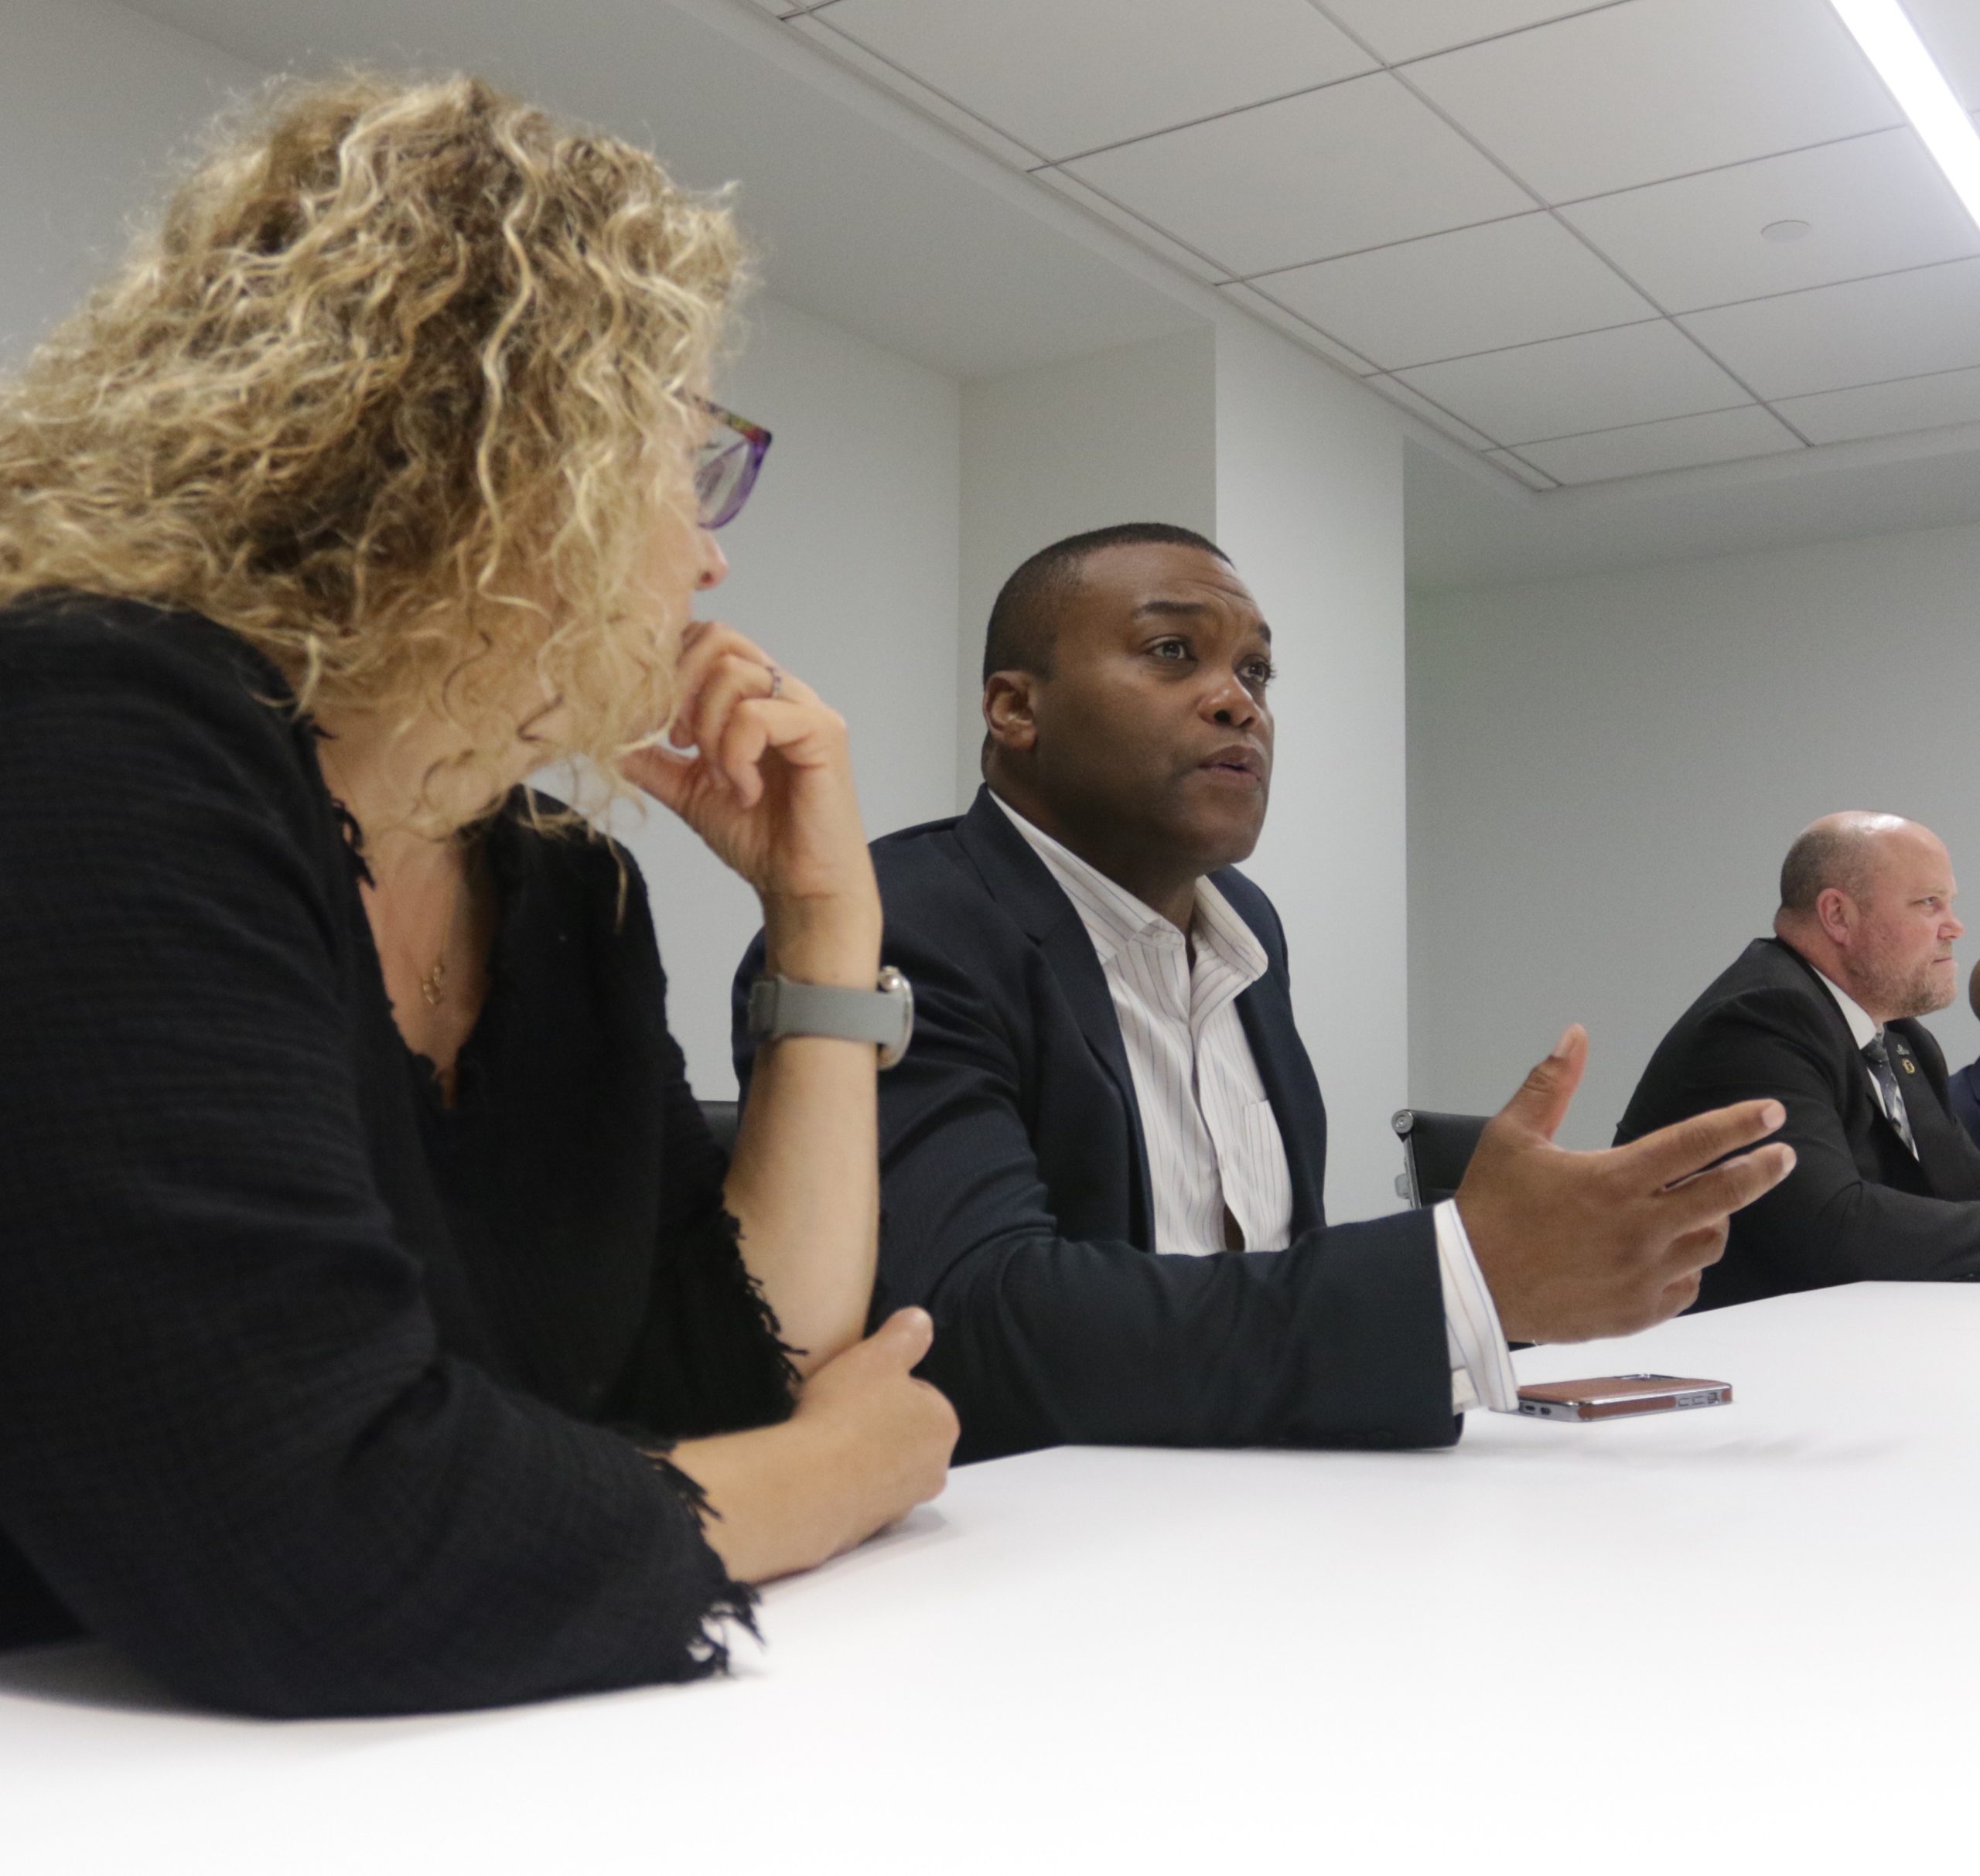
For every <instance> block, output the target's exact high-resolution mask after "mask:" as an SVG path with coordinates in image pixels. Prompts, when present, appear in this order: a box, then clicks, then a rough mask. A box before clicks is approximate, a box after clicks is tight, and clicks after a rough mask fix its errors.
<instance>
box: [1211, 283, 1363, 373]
mask: <svg viewBox="0 0 1980 1876" xmlns="http://www.w3.org/2000/svg"><path fill="white" fill-rule="evenodd" d="M1217 291H1218V292H1220V293H1221V294H1222V295H1224V298H1226V299H1227V300H1230V301H1231V302H1233V303H1234V304H1235V305H1240V306H1242V307H1244V309H1245V310H1246V311H1247V312H1251V313H1252V314H1254V315H1255V316H1257V317H1258V318H1259V319H1262V320H1264V321H1265V323H1266V324H1267V325H1268V326H1275V327H1276V328H1277V329H1278V330H1279V331H1280V332H1282V333H1285V335H1286V336H1288V337H1289V338H1291V339H1297V340H1298V341H1299V343H1300V344H1301V345H1303V346H1306V349H1307V350H1309V352H1317V353H1319V355H1320V356H1321V357H1323V358H1326V359H1331V360H1333V362H1334V363H1336V365H1339V366H1340V367H1341V369H1342V370H1344V371H1351V372H1352V373H1354V375H1355V377H1357V378H1365V377H1368V376H1369V375H1370V374H1371V373H1372V372H1373V371H1374V369H1375V367H1374V363H1373V362H1372V361H1371V360H1368V359H1365V358H1363V357H1361V356H1360V355H1359V354H1358V353H1354V352H1351V351H1350V350H1348V349H1347V346H1344V345H1341V344H1339V343H1336V341H1335V340H1334V339H1331V338H1330V337H1329V336H1327V334H1326V333H1323V332H1322V331H1321V330H1320V329H1319V328H1318V327H1317V326H1315V325H1313V323H1312V322H1311V321H1309V320H1306V319H1301V318H1300V316H1299V314H1297V313H1296V312H1289V311H1288V310H1287V309H1285V307H1283V306H1282V305H1279V304H1278V302H1276V301H1275V300H1273V299H1272V298H1269V297H1268V295H1265V294H1263V293H1261V292H1259V291H1258V289H1257V288H1255V287H1248V286H1246V285H1244V283H1243V282H1242V281H1231V282H1228V283H1227V284H1226V285H1224V286H1221V287H1220V288H1218V289H1217Z"/></svg>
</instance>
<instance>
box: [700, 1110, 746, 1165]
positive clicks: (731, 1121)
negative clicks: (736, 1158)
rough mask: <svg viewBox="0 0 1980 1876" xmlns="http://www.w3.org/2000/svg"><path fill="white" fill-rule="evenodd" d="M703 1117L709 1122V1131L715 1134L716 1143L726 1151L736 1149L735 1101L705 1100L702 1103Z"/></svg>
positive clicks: (730, 1151)
mask: <svg viewBox="0 0 1980 1876" xmlns="http://www.w3.org/2000/svg"><path fill="white" fill-rule="evenodd" d="M700 1106H701V1110H702V1119H703V1120H705V1121H707V1122H708V1131H709V1132H710V1133H712V1134H714V1135H715V1144H716V1145H717V1146H719V1147H720V1148H722V1151H723V1152H725V1153H733V1152H734V1151H736V1117H737V1109H736V1103H735V1102H733V1101H703V1102H702V1103H700Z"/></svg>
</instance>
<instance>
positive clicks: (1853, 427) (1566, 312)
mask: <svg viewBox="0 0 1980 1876" xmlns="http://www.w3.org/2000/svg"><path fill="white" fill-rule="evenodd" d="M1917 3H1918V4H1919V5H1920V6H1921V8H1934V7H1936V8H1939V9H1941V10H1944V9H1947V8H1948V7H1950V6H1951V5H1952V0H1917ZM757 4H758V5H775V4H776V0H757ZM987 6H988V0H818V4H816V5H812V6H810V7H807V8H802V9H798V10H797V12H794V13H793V14H792V15H789V16H788V17H789V19H790V22H791V23H793V24H794V25H796V26H800V27H801V28H804V32H803V33H802V34H801V36H804V37H806V38H807V39H809V40H810V41H811V43H813V44H814V46H816V45H818V42H819V41H821V40H822V39H829V40H831V42H832V43H834V44H835V45H843V46H845V48H846V49H847V53H848V60H849V61H851V60H852V55H853V54H855V53H856V54H858V55H859V58H860V59H862V60H865V63H866V66H867V67H868V69H866V70H862V69H861V66H860V64H859V63H857V62H852V63H851V65H850V69H852V70H855V71H860V72H861V75H862V77H864V78H865V79H866V80H867V81H868V82H869V83H872V84H876V85H878V86H879V87H882V88H883V89H898V90H900V92H901V94H903V95H904V96H906V97H910V99H912V98H913V97H920V98H922V99H923V100H925V101H927V114H928V115H929V116H930V117H931V118H934V120H935V121H944V118H943V116H942V115H941V114H944V113H946V114H953V121H951V123H950V128H951V131H952V134H956V135H962V136H964V137H967V136H968V135H971V130H970V128H969V127H970V126H971V125H974V126H976V127H978V129H979V130H980V131H981V134H982V135H983V136H984V137H985V138H986V139H995V142H996V145H997V146H998V148H997V150H996V152H995V154H997V155H998V156H999V160H1001V161H1002V162H1005V164H1006V165H1007V166H1009V167H1012V168H1014V169H1019V168H1022V172H1024V173H1026V174H1027V175H1028V176H1029V178H1030V179H1031V180H1033V182H1035V183H1036V184H1037V185H1038V186H1041V187H1050V188H1051V189H1053V192H1054V193H1055V195H1057V196H1058V197H1059V198H1060V200H1070V201H1071V202H1072V203H1074V205H1075V206H1077V207H1079V208H1080V209H1081V210H1082V211H1083V212H1084V213H1087V214H1089V215H1092V216H1094V217H1097V218H1098V220H1101V221H1102V222H1104V223H1108V224H1109V225H1111V227H1113V228H1114V229H1115V230H1116V231H1117V232H1118V233H1119V234H1121V235H1122V236H1124V237H1125V238H1126V239H1128V240H1130V241H1133V242H1135V243H1136V244H1137V245H1138V246H1139V247H1142V249H1143V250H1144V251H1147V252H1149V253H1150V254H1154V255H1155V256H1156V258H1159V259H1160V260H1162V261H1163V262H1164V264H1166V265H1167V266H1169V267H1172V268H1176V269H1178V270H1179V271H1182V272H1183V273H1185V274H1186V275H1189V276H1190V278H1192V279H1193V280H1196V281H1200V283H1202V284H1205V285H1208V286H1210V288H1213V289H1214V290H1216V291H1218V292H1220V293H1221V294H1223V295H1224V297H1225V298H1226V299H1227V300H1228V301H1229V302H1231V304H1233V305H1237V306H1238V307H1240V308H1241V309H1243V310H1245V311H1247V312H1248V313H1250V314H1251V316H1253V317H1256V318H1259V319H1264V320H1265V321H1266V322H1268V323H1270V324H1272V325H1274V326H1275V327H1277V328H1278V329H1280V330H1282V331H1283V332H1285V333H1286V334H1287V336H1289V337H1290V338H1292V340H1293V342H1294V343H1302V344H1304V345H1306V347H1307V349H1309V350H1312V351H1313V352H1315V353H1316V354H1317V355H1318V356H1321V357H1323V358H1326V359H1329V360H1331V361H1332V362H1333V363H1336V364H1337V365H1339V366H1340V367H1341V368H1343V369H1345V370H1350V371H1354V372H1355V373H1357V375H1358V376H1360V377H1361V378H1362V379H1363V380H1364V382H1367V383H1368V384H1370V386H1371V388H1372V389H1374V391H1376V392H1377V394H1380V395H1384V396H1388V397H1391V398H1392V401H1396V402H1398V404H1401V405H1402V408H1406V409H1413V410H1415V411H1416V414H1418V415H1419V416H1421V417H1422V418H1424V420H1425V421H1439V420H1441V423H1442V425H1444V426H1446V427H1449V429H1450V430H1451V432H1452V434H1453V436H1454V437H1455V438H1456V440H1457V441H1459V442H1461V443H1463V444H1464V445H1466V447H1468V448H1470V449H1472V450H1473V452H1476V453H1477V454H1479V455H1487V456H1490V455H1497V456H1499V457H1500V459H1501V460H1500V463H1499V464H1498V466H1499V467H1500V468H1502V469H1504V468H1505V467H1506V466H1507V462H1509V461H1517V462H1520V463H1521V466H1522V467H1523V469H1524V470H1525V471H1526V472H1530V473H1531V474H1532V475H1534V476H1539V477H1541V478H1545V479H1548V480H1549V481H1552V482H1553V483H1556V484H1557V485H1558V484H1560V483H1562V482H1563V481H1565V482H1568V483H1574V482H1577V481H1581V480H1586V479H1607V478H1609V477H1611V476H1616V475H1625V474H1628V473H1632V472H1651V471H1652V470H1654V469H1656V468H1657V467H1660V466H1666V465H1667V464H1668V462H1670V461H1671V459H1673V457H1674V454H1675V453H1677V452H1682V451H1685V450H1692V451H1695V452H1698V455H1697V460H1698V461H1699V462H1707V461H1709V462H1721V461H1726V460H1732V459H1736V458H1734V457H1732V456H1729V455H1728V453H1727V452H1729V451H1733V450H1744V451H1746V452H1747V453H1749V454H1751V453H1754V452H1758V453H1760V454H1773V453H1780V452H1784V451H1796V450H1800V451H1805V450H1808V449H1818V448H1821V446H1822V445H1823V444H1824V442H1825V441H1826V440H1828V439H1830V438H1831V436H1832V435H1836V434H1842V435H1852V436H1853V435H1866V434H1874V433H1876V432H1874V431H1872V430H1871V429H1870V428H1869V426H1872V425H1874V424H1875V423H1876V421H1877V420H1878V414H1879V410H1880V409H1881V410H1883V411H1886V413H1887V415H1888V421H1889V422H1890V425H1893V427H1895V428H1896V429H1899V430H1915V429H1917V428H1918V427H1919V426H1920V425H1927V426H1928V427H1929V426H1930V425H1931V424H1932V423H1934V421H1938V422H1944V421H1954V418H1950V417H1941V416H1938V415H1937V414H1936V413H1934V412H1933V411H1930V409H1929V408H1927V405H1928V404H1929V402H1930V397H1929V394H1928V393H1927V392H1925V391H1920V390H1918V389H1917V388H1916V385H1917V382H1918V381H1920V380H1930V379H1932V378H1933V377H1935V376H1936V375H1939V374H1951V373H1962V372H1966V371H1968V370H1971V371H1972V372H1974V373H1976V374H1980V268H1976V269H1975V270H1971V279H1972V282H1973V284H1972V285H1971V287H1970V288H1969V285H1968V277H1969V276H1968V273H1966V272H1962V271H1961V270H1960V269H1959V268H1957V267H1956V266H1955V263H1957V262H1960V261H1966V260H1975V261H1980V240H1976V239H1975V238H1973V237H1972V236H1969V234H1968V232H1967V230H1966V228H1965V223H1959V224H1958V226H1954V225H1952V224H1951V223H1948V220H1947V217H1946V215H1945V213H1944V208H1943V205H1942V204H1941V203H1939V201H1938V200H1937V197H1936V196H1934V193H1933V189H1932V185H1931V184H1930V182H1921V181H1920V179H1919V176H1918V174H1917V168H1918V162H1919V159H1918V157H1917V153H1916V152H1915V151H1914V150H1913V132H1912V131H1910V129H1909V128H1908V127H1907V125H1906V124H1905V123H1904V122H1903V119H1902V118H1901V116H1900V115H1899V114H1896V112H1895V111H1894V107H1893V105H1892V104H1891V101H1890V98H1889V97H1888V94H1887V93H1886V90H1885V89H1884V87H1883V86H1882V84H1881V82H1880V81H1878V80H1875V79H1874V77H1871V76H1869V75H1868V73H1867V68H1866V67H1865V65H1864V63H1863V62H1862V59H1861V55H1860V54H1859V53H1858V52H1857V50H1856V49H1855V46H1854V45H1853V44H1848V45H1847V52H1846V53H1844V52H1842V50H1841V48H1842V46H1845V44H1846V43H1847V42H1846V41H1845V38H1844V36H1842V33H1841V30H1840V28H1839V26H1838V25H1837V23H1836V22H1835V16H1834V15H1833V14H1832V12H1831V9H1830V8H1829V6H1828V0H1599V4H1596V5H1580V6H1572V5H1571V6H1568V7H1566V8H1565V9H1562V10H1550V9H1549V4H1548V0H1463V3H1462V4H1461V5H1459V4H1456V3H1454V0H1419V6H1418V7H1416V8H1412V9H1406V12H1407V22H1406V24H1404V25H1392V18H1393V17H1394V16H1392V15H1388V14H1384V12H1381V11H1380V10H1379V9H1375V8H1373V7H1371V5H1370V3H1369V0H1214V4H1213V3H1212V0H996V5H995V9H994V12H995V17H994V18H992V16H991V12H989V11H987V10H986V8H987ZM1473 9H1475V10H1473ZM1402 12H1405V9H1398V15H1400V14H1401V13H1402ZM1535 12H1545V14H1546V16H1545V17H1543V18H1538V19H1536V18H1534V17H1532V15H1534V13H1535ZM817 15H828V16H827V17H824V18H817V17H816V16H817ZM1299 18H1306V19H1309V20H1310V21H1311V22H1313V24H1312V26H1311V27H1310V29H1309V28H1308V27H1306V26H1300V25H1299V23H1298V19H1299ZM807 22H812V23H809V24H808V25H807ZM1495 22H1504V29H1503V30H1499V31H1476V29H1478V28H1480V27H1483V26H1489V25H1491V24H1494V23H1495ZM1466 26H1470V27H1472V28H1473V29H1474V32H1476V36H1472V37H1463V36H1459V35H1460V34H1461V32H1462V29H1463V28H1464V27H1466ZM1440 35H1442V37H1441V38H1440V37H1439V36H1440ZM1954 37H1955V39H1957V38H1958V35H1957V34H1955V36H1954ZM819 49H821V50H822V51H824V52H825V53H826V56H831V51H830V49H829V48H828V47H825V46H820V47H819ZM1102 73H1104V74H1105V75H1106V77H1107V79H1108V84H1105V85H1103V86H1101V87H1100V88H1099V89H1098V90H1096V89H1095V87H1094V82H1093V81H1094V80H1097V79H1098V77H1099V76H1100V75H1101V74H1102ZM1274 79H1275V80H1277V83H1276V84H1271V82H1270V81H1271V80H1274ZM1291 80H1299V81H1300V82H1296V83H1295V82H1289V81H1291ZM1261 81H1263V82H1261ZM1964 82H1965V86H1966V89H1967V93H1968V94H1967V95H1966V96H1965V97H1963V98H1962V102H1963V103H1964V104H1965V106H1966V107H1967V108H1968V110H1974V109H1975V107H1976V106H1980V78H1976V77H1972V76H1971V75H1969V76H1968V77H1967V78H1966V80H1965V81H1964ZM1268 87H1269V88H1268ZM1192 106H1193V108H1192ZM1082 131H1084V132H1085V133H1086V134H1084V135H1082V134H1081V132H1082ZM1096 131H1098V132H1101V134H1100V135H1094V134H1092V133H1094V132H1096ZM1019 152H1026V153H1027V155H1028V158H1029V161H1028V162H1026V163H1025V164H1024V165H1020V164H1019ZM1686 159H1689V160H1686ZM1893 190H1895V191H1896V194H1895V195H1892V194H1891V193H1890V192H1891V191H1893ZM1880 192H1882V193H1880ZM1811 207H1812V208H1813V209H1814V211H1815V212H1814V213H1812V214H1811ZM1748 216H1750V217H1751V220H1744V219H1743V217H1748ZM1797 216H1798V217H1800V218H1801V219H1800V220H1798V221H1797V220H1796V217H1797ZM1763 220H1766V222H1767V226H1768V227H1769V230H1770V232H1769V240H1770V241H1772V240H1774V239H1775V237H1773V234H1772V232H1771V229H1772V226H1773V223H1776V222H1778V223H1780V225H1781V226H1782V227H1784V229H1787V230H1790V231H1797V230H1798V231H1800V232H1803V233H1805V232H1806V230H1807V229H1808V227H1809V226H1811V224H1812V225H1815V226H1816V227H1818V240H1819V242H1820V245H1819V246H1818V245H1816V244H1813V243H1811V244H1810V245H1808V247H1801V248H1792V247H1786V246H1776V247H1764V248H1763V247H1762V246H1761V244H1760V232H1761V227H1762V225H1763ZM1302 234H1304V235H1306V236H1309V237H1313V238H1310V239H1304V240H1302V239H1301V238H1299V237H1301V236H1302ZM1357 236H1358V237H1361V238H1359V239H1357V238H1356V237H1357ZM1973 236H1980V230H1975V231H1973ZM1302 251H1304V254H1306V257H1307V258H1292V257H1293V256H1295V255H1297V254H1300V253H1301V252H1302ZM1714 288H1717V289H1718V290H1717V291H1716V292H1715V291H1714V290H1713V289H1714ZM1385 295H1387V296H1388V298H1385V297H1384V296H1385ZM1398 295H1399V296H1400V297H1398ZM1823 295H1829V296H1830V297H1828V298H1823V297H1821V296H1823ZM1969 302H1971V306H1972V309H1973V311H1974V314H1975V316H1974V317H1973V318H1972V319H1971V322H1970V323H1971V326H1972V328H1973V331H1974V333H1975V339H1974V341H1973V342H1972V343H1971V344H1969V343H1968V340H1967V339H1966V337H1965V326H1964V325H1963V324H1962V322H1963V321H1965V319H1966V309H1967V307H1968V304H1969ZM1745 308H1752V309H1757V310H1756V311H1754V312H1753V313H1752V314H1751V315H1750V316H1746V317H1741V316H1739V314H1740V309H1745ZM1791 309H1792V311H1791ZM1889 309H1896V310H1895V311H1894V312H1890V316H1889V317H1885V316H1884V315H1885V314H1886V311H1887V310H1889ZM1777 310H1778V314H1779V319H1780V321H1784V322H1786V323H1785V325H1784V326H1780V325H1778V323H1777V321H1776V318H1775V315H1776V312H1777ZM1777 329H1780V330H1781V331H1783V332H1784V333H1786V335H1787V349H1788V351H1789V352H1790V353H1791V358H1790V360H1789V361H1788V362H1787V363H1782V362H1780V360H1779V359H1778V358H1777V356H1776V350H1777V347H1776V346H1774V345H1773V343H1770V339H1771V335H1772V334H1773V333H1774V332H1775V331H1776V330H1777ZM1825 333H1833V334H1834V342H1833V344H1832V345H1831V353H1832V356H1829V355H1824V354H1821V353H1820V352H1819V350H1818V348H1819V345H1820V343H1821V336H1822V335H1823V334H1825ZM1811 335H1812V336H1811ZM1687 361H1690V362H1687ZM1811 361H1812V362H1811ZM1886 385H1888V386H1896V387H1903V386H1906V385H1912V386H1913V387H1914V388H1913V389H1912V390H1911V391H1909V392H1907V391H1903V390H1902V389H1900V390H1898V391H1893V392H1892V393H1890V394H1889V395H1888V396H1887V397H1883V398H1882V399H1879V397H1878V395H1877V391H1878V387H1881V386H1886ZM1850 392H1861V393H1862V397H1857V398H1855V399H1854V400H1853V401H1849V402H1848V403H1847V404H1844V403H1838V402H1829V403H1825V402H1822V401H1821V400H1824V399H1830V400H1837V399H1842V398H1843V397H1844V396H1845V394H1846V393H1850ZM1969 392H1972V393H1974V394H1976V395H1980V377H1976V378H1975V380H1971V381H1969V380H1967V379H1965V378H1959V379H1958V380H1949V381H1948V386H1947V393H1948V408H1958V409H1964V408H1965V404H1966V400H1967V398H1968V395H1969ZM1405 400H1406V401H1405ZM1735 400H1743V401H1735ZM1811 400H1812V401H1811ZM1742 413H1746V414H1745V415H1742ZM1564 420H1565V421H1564ZM1610 433H1613V435H1614V437H1615V438H1616V448H1615V449H1613V450H1608V451H1600V450H1589V449H1582V450H1579V451H1577V452H1573V454H1572V455H1567V454H1555V455H1548V456H1547V457H1546V459H1545V460H1541V459H1534V458H1531V457H1529V456H1528V455H1525V454H1524V453H1522V452H1528V451H1532V450H1536V449H1538V450H1545V449H1548V448H1549V447H1550V446H1551V445H1554V444H1555V443H1566V442H1585V441H1586V439H1589V438H1596V437H1599V436H1602V435H1605V434H1610ZM1508 436H1511V437H1513V438H1519V439H1521V440H1520V441H1517V442H1511V443H1509V442H1506V441H1505V440H1504V439H1505V438H1507V437H1508ZM1481 441H1484V442H1489V444H1490V449H1487V450H1480V449H1479V447H1478V446H1479V445H1480V442H1481ZM1633 461H1637V462H1640V463H1641V464H1643V465H1647V467H1645V468H1643V469H1640V471H1639V470H1635V469H1631V468H1630V463H1631V462H1633ZM1550 463H1551V464H1552V465H1553V466H1552V467H1550V466H1549V464H1550Z"/></svg>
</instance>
